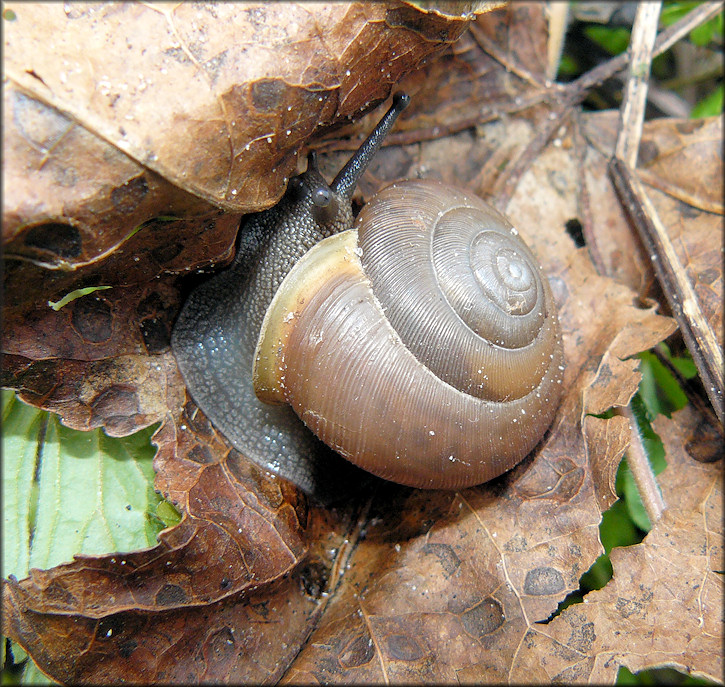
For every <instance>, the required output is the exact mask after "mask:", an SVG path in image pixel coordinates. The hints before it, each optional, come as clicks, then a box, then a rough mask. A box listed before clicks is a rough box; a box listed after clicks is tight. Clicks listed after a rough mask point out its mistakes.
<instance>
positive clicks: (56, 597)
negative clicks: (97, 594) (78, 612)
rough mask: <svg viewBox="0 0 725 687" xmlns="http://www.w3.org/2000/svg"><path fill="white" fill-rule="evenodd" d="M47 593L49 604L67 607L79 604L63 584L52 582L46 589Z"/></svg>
mask: <svg viewBox="0 0 725 687" xmlns="http://www.w3.org/2000/svg"><path fill="white" fill-rule="evenodd" d="M45 593H46V595H47V598H48V601H49V603H53V604H58V605H67V606H70V605H73V604H76V603H78V600H77V599H76V597H75V596H73V594H71V592H70V591H68V589H66V588H65V586H64V585H63V583H62V582H58V581H53V582H51V583H50V584H49V585H48V587H47V588H46V590H45Z"/></svg>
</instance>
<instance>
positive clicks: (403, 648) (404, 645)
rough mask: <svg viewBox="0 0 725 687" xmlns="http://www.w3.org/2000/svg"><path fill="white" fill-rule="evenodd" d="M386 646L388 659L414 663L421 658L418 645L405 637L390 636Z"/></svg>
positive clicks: (410, 638) (421, 652)
mask: <svg viewBox="0 0 725 687" xmlns="http://www.w3.org/2000/svg"><path fill="white" fill-rule="evenodd" d="M386 644H387V646H388V653H389V654H390V657H391V658H393V659H397V660H398V661H416V660H418V659H419V658H420V657H421V656H423V650H422V649H421V648H420V646H418V643H417V642H416V641H415V640H414V639H413V638H412V637H408V636H406V635H390V636H389V637H388V638H387V640H386Z"/></svg>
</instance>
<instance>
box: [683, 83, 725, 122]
mask: <svg viewBox="0 0 725 687" xmlns="http://www.w3.org/2000/svg"><path fill="white" fill-rule="evenodd" d="M722 113H723V84H719V85H718V86H716V87H715V89H714V90H713V91H712V92H711V93H710V94H709V95H707V96H705V97H704V98H703V99H702V100H701V101H700V102H699V103H697V105H695V106H694V107H693V108H692V112H690V118H691V119H699V118H700V117H714V116H715V115H721V114H722Z"/></svg>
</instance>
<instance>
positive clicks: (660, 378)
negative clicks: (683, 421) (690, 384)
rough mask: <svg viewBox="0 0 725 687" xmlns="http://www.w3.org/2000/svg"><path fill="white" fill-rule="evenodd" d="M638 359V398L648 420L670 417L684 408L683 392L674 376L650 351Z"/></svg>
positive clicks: (685, 401) (685, 403)
mask: <svg viewBox="0 0 725 687" xmlns="http://www.w3.org/2000/svg"><path fill="white" fill-rule="evenodd" d="M667 353H669V350H667ZM638 357H639V358H640V360H641V361H642V363H641V365H640V372H641V373H642V381H641V382H640V385H639V396H640V399H641V401H642V402H643V403H644V406H645V407H646V409H647V413H648V417H649V419H650V420H653V419H654V418H655V417H657V415H666V416H667V417H670V416H671V415H672V413H674V412H675V411H677V410H680V409H681V408H684V407H685V406H686V405H687V396H686V395H685V392H684V391H683V390H682V387H681V386H680V384H679V382H678V381H677V379H676V378H675V377H674V375H673V374H672V373H671V372H670V371H669V370H668V369H667V368H666V367H665V366H664V365H663V364H662V363H661V362H660V361H659V360H658V359H657V356H656V355H655V354H654V353H652V352H650V351H645V352H644V353H640V354H639V356H638ZM680 360H683V359H680Z"/></svg>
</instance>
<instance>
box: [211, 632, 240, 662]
mask: <svg viewBox="0 0 725 687" xmlns="http://www.w3.org/2000/svg"><path fill="white" fill-rule="evenodd" d="M235 644H236V642H235V641H234V634H233V633H232V631H231V629H230V628H228V627H222V628H221V629H219V630H217V631H216V632H215V633H214V634H213V635H212V636H211V637H210V638H209V648H210V649H211V654H212V657H213V658H214V660H216V661H221V660H224V659H226V658H228V657H230V656H231V655H232V654H233V653H234V646H235Z"/></svg>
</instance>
